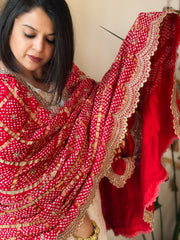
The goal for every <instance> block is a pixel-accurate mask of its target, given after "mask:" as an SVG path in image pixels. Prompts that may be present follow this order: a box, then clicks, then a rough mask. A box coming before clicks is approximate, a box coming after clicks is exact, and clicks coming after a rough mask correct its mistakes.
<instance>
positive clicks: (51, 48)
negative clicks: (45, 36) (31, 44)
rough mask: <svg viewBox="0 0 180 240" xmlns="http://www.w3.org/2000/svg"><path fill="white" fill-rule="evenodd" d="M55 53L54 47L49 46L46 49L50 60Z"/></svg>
mask: <svg viewBox="0 0 180 240" xmlns="http://www.w3.org/2000/svg"><path fill="white" fill-rule="evenodd" d="M53 53H54V47H51V46H48V47H47V50H46V56H47V58H48V60H50V59H51V58H52V56H53Z"/></svg>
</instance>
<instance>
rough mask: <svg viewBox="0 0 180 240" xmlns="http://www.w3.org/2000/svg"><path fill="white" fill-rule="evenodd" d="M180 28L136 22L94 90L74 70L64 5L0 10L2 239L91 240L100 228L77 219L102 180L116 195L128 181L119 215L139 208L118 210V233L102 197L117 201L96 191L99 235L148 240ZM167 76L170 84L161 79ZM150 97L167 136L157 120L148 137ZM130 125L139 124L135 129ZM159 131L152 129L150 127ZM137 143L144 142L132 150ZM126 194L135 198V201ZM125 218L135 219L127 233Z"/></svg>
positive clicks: (31, 0)
mask: <svg viewBox="0 0 180 240" xmlns="http://www.w3.org/2000/svg"><path fill="white" fill-rule="evenodd" d="M179 23H180V19H179V16H178V15H177V14H175V13H170V12H164V13H154V14H142V15H140V16H139V18H138V19H137V21H136V22H135V24H134V25H133V28H132V29H131V30H130V33H129V34H128V36H127V38H126V40H125V41H124V43H123V46H122V47H121V49H120V52H119V53H118V56H117V58H116V60H115V62H114V63H113V65H112V67H111V69H110V70H109V71H108V72H107V74H106V75H105V76H104V78H103V80H102V82H101V83H100V84H97V83H95V82H94V81H93V80H91V79H89V78H87V77H86V76H85V75H84V74H83V73H82V72H81V71H80V70H79V69H78V68H77V67H76V66H75V65H73V49H74V48H73V30H72V21H71V17H70V13H69V9H68V7H67V4H66V3H65V1H64V0H9V1H7V4H6V6H5V8H4V10H3V12H2V14H1V18H0V59H1V62H0V68H1V70H0V72H1V75H0V77H1V82H0V83H1V85H0V86H1V91H0V98H1V108H0V116H1V119H0V120H1V126H0V127H1V129H0V130H1V148H0V174H1V175H0V176H1V183H0V201H1V205H0V211H1V216H0V237H1V238H2V239H23V240H26V239H66V238H67V237H68V236H70V235H72V234H73V237H74V238H75V239H89V240H90V239H98V235H99V228H98V226H97V225H96V223H95V222H94V221H91V220H90V218H89V217H88V216H87V214H86V210H87V208H88V207H89V205H90V204H91V202H92V201H93V198H94V196H95V192H96V190H97V188H98V186H99V182H100V180H101V179H102V177H104V176H107V177H108V178H109V179H110V181H111V183H113V184H115V185H116V186H117V187H123V186H124V184H125V183H126V181H127V179H129V178H130V179H129V180H128V182H127V184H126V186H127V187H126V188H125V191H124V192H123V191H122V192H120V194H121V195H120V200H122V201H123V203H122V206H120V207H122V208H123V207H124V206H125V205H123V204H125V203H126V202H127V201H131V200H132V199H133V200H134V201H135V203H137V202H136V201H137V199H138V200H139V198H142V200H141V201H140V203H138V209H137V205H136V206H134V205H133V204H132V205H133V206H132V208H131V207H129V208H128V209H127V206H125V208H124V209H121V208H120V211H121V214H122V216H123V223H122V222H119V219H116V220H117V221H116V220H114V219H112V221H111V220H109V218H111V217H113V215H114V216H116V214H112V215H109V212H108V214H106V213H107V212H106V211H108V208H107V209H106V200H107V195H106V194H105V192H106V191H108V198H109V199H111V202H112V203H113V200H114V199H115V198H116V196H118V201H119V192H117V193H116V192H115V191H114V189H113V187H112V185H110V186H108V184H107V183H106V182H105V181H104V182H102V183H101V190H102V191H101V194H102V197H103V203H105V204H104V205H103V210H104V216H105V219H106V223H107V227H112V228H113V229H114V230H115V229H117V227H116V226H115V225H113V224H114V223H115V224H116V223H118V228H119V229H120V230H118V231H117V232H118V233H119V232H122V233H123V234H124V235H132V234H135V233H137V232H138V231H150V229H151V227H150V226H149V222H150V220H151V219H150V218H147V216H150V217H151V215H152V214H153V209H152V206H151V205H152V202H153V201H154V200H155V197H156V195H157V186H158V185H159V183H160V182H162V181H164V180H165V179H166V178H167V174H166V172H165V171H164V169H163V168H162V166H161V165H160V162H159V159H160V155H161V154H162V152H163V150H165V148H166V147H167V144H168V143H169V142H170V140H172V138H174V137H176V134H175V133H174V131H172V118H171V116H172V113H171V111H170V108H169V105H170V99H169V96H171V93H172V92H171V90H172V87H173V80H172V75H173V70H174V65H175V60H176V49H177V46H178V44H179V40H180V34H179V32H180V31H179V30H180V29H179V28H180V27H179V26H180V24H179ZM169 26H171V28H169ZM167 45H168V48H167V49H165V48H164V47H165V46H167ZM157 48H158V49H157ZM157 54H158V55H157ZM152 56H153V57H152ZM159 57H160V58H159ZM167 59H168V60H169V62H167ZM150 60H151V62H152V63H151V68H150ZM162 65H163V67H164V70H163V69H162ZM167 67H168V74H169V76H168V77H166V78H163V77H164V71H166V70H167ZM157 69H158V73H159V74H158V73H157ZM150 70H151V71H150ZM155 76H156V77H155ZM162 79H163V82H164V83H166V84H167V83H168V85H169V89H166V88H167V86H164V85H162V84H161V82H162V81H161V80H162ZM168 81H169V82H168ZM145 82H147V83H146V84H145ZM143 85H144V88H142V89H140V88H141V87H142V86H143ZM159 86H160V87H159ZM157 88H158V90H157ZM139 92H140V93H141V95H140V97H139ZM161 93H162V95H161ZM157 94H159V96H161V97H159V103H161V102H162V101H164V100H165V101H167V102H168V103H169V105H168V104H166V105H165V106H163V107H162V109H161V116H163V114H164V112H165V111H167V112H166V113H167V114H169V115H168V116H169V119H168V120H169V121H168V125H167V127H166V129H167V131H164V129H163V130H162V127H164V126H165V125H164V123H163V121H161V119H159V117H157V119H158V120H157V121H154V124H155V126H153V129H151V131H149V132H148V134H149V135H147V129H148V128H149V126H148V124H149V123H150V122H151V120H152V117H153V116H154V114H157V116H159V115H158V114H159V112H158V111H157V109H158V108H157V106H156V105H157V104H154V106H153V111H149V105H148V104H149V101H150V100H152V99H153V98H155V96H157ZM163 94H164V95H163ZM164 96H166V98H165V99H164ZM174 96H175V95H174ZM156 100H157V98H156ZM138 102H139V105H138V108H137V103H138ZM145 103H148V104H147V106H146V104H145ZM153 103H154V101H153ZM156 103H157V102H156ZM174 106H175V103H174ZM150 107H151V106H150ZM135 108H137V111H136V112H135ZM158 110H159V109H158ZM137 116H142V118H141V117H140V120H141V121H137ZM178 117H179V116H178V115H176V119H175V120H177V119H178ZM163 120H164V119H163ZM137 122H138V124H142V126H141V125H137V124H136V123H137ZM159 122H162V124H161V127H159V126H158V127H157V123H159ZM127 123H128V131H127ZM177 125H178V122H177ZM141 128H142V131H141V133H140V132H138V136H137V129H138V130H139V129H141ZM132 130H133V131H132ZM168 130H169V131H168ZM157 131H159V132H158V133H160V137H159V139H160V140H161V137H165V140H164V142H163V143H162V144H161V145H159V144H158V146H157V148H156V150H157V151H155V152H154V153H152V156H151V158H153V160H154V161H153V165H152V169H149V165H148V162H149V159H147V158H150V155H149V153H150V152H151V150H152V148H151V147H150V148H149V146H147V142H150V143H151V142H152V139H153V137H154V135H153V134H152V133H154V132H157ZM132 133H136V138H135V139H137V140H138V141H134V138H133V134H132ZM145 133H146V134H145ZM167 136H168V138H166V137H167ZM142 137H143V139H145V141H144V140H143V141H141V142H140V139H142ZM148 137H149V138H148ZM159 139H158V140H159ZM145 151H146V153H148V154H147V156H144V155H146V154H144V153H145ZM140 153H141V154H140ZM140 160H141V162H140ZM111 163H112V166H111ZM156 171H158V175H157V176H156V175H154V174H156ZM147 172H148V174H149V175H148V176H146V175H147ZM131 175H132V177H131ZM152 176H153V177H154V176H156V178H155V177H154V179H151V177H152ZM131 179H132V180H131ZM150 179H151V181H150V182H149V180H150ZM135 190H137V191H138V194H139V193H141V194H140V195H138V196H136V194H134V192H135ZM146 190H147V191H146ZM147 192H148V193H147ZM109 193H111V194H110V195H109ZM127 193H128V196H129V193H130V195H131V198H127V196H126V195H127ZM104 194H105V195H104ZM111 196H112V198H111ZM112 209H113V206H112ZM125 212H127V213H128V214H127V216H126V215H125V214H124V213H125ZM131 213H133V214H134V213H135V214H134V216H133V221H136V224H134V225H132V223H134V222H132V221H130V220H131V219H132V217H131V216H130V214H131ZM117 214H119V211H118V212H117ZM129 216H130V217H129ZM144 217H146V219H145V218H144ZM143 218H144V219H143ZM121 219H122V218H121ZM110 223H112V226H110ZM127 223H128V224H129V225H128V224H127ZM128 226H129V227H128ZM121 228H122V229H123V230H124V232H123V231H122V229H121ZM127 229H128V230H127Z"/></svg>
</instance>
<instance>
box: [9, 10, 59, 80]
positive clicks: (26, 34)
mask: <svg viewBox="0 0 180 240" xmlns="http://www.w3.org/2000/svg"><path fill="white" fill-rule="evenodd" d="M54 42H55V34H54V26H53V23H52V21H51V19H50V18H49V16H48V15H47V14H46V13H45V12H44V11H43V10H42V9H41V8H39V7H36V8H33V9H32V10H31V11H30V12H28V13H23V14H21V15H19V16H18V17H17V18H16V19H15V22H14V26H13V29H12V32H11V35H10V42H9V45H10V49H11V51H12V53H13V55H14V57H15V58H16V61H17V63H18V64H19V66H20V67H21V69H22V71H23V73H24V74H25V75H26V76H32V75H33V74H34V73H38V74H37V75H38V76H39V73H40V72H42V71H41V70H42V68H43V66H44V65H45V64H46V63H47V62H48V61H49V60H50V59H51V57H52V55H53V51H54Z"/></svg>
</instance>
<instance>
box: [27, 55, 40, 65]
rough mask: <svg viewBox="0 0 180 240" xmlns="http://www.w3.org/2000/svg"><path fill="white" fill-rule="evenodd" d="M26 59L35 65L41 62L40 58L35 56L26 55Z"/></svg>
mask: <svg viewBox="0 0 180 240" xmlns="http://www.w3.org/2000/svg"><path fill="white" fill-rule="evenodd" d="M28 57H29V58H30V60H31V61H32V62H35V63H38V62H40V61H41V60H42V59H41V58H39V57H35V56H33V55H28Z"/></svg>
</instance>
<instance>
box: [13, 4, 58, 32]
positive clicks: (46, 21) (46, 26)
mask: <svg viewBox="0 0 180 240" xmlns="http://www.w3.org/2000/svg"><path fill="white" fill-rule="evenodd" d="M15 23H17V24H18V25H22V26H23V25H29V26H32V27H33V28H35V29H36V30H37V31H43V32H47V33H52V32H54V26H53V22H52V21H51V19H50V17H49V16H48V15H47V13H46V12H45V11H44V10H43V9H42V8H40V7H36V8H33V9H31V10H30V11H29V12H27V13H22V14H21V15H19V16H18V17H17V18H16V20H15Z"/></svg>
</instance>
